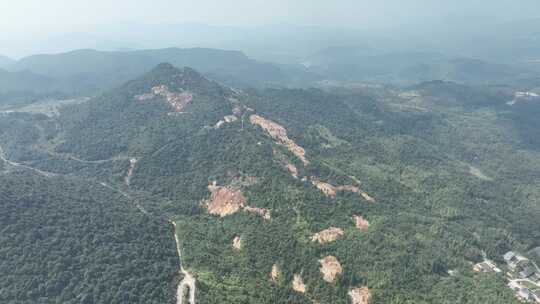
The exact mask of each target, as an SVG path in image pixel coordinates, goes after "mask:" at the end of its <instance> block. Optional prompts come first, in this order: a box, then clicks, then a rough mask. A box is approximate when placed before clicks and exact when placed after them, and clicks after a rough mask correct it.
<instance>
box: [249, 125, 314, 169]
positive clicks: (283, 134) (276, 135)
mask: <svg viewBox="0 0 540 304" xmlns="http://www.w3.org/2000/svg"><path fill="white" fill-rule="evenodd" d="M249 121H250V122H251V123H252V124H254V125H258V126H260V127H261V128H262V129H263V130H264V131H266V133H268V135H270V137H272V138H273V139H274V140H275V141H277V142H278V143H279V144H281V145H283V146H285V147H287V149H288V150H289V151H291V152H292V153H293V154H294V155H296V157H298V158H299V159H300V160H301V161H302V162H303V163H304V165H305V166H307V165H309V161H308V160H307V158H306V151H305V150H304V148H302V147H300V146H299V145H297V144H296V143H295V142H294V141H293V140H292V139H290V138H289V137H288V136H287V129H285V128H284V127H283V126H281V125H280V124H278V123H276V122H273V121H271V120H269V119H266V118H264V117H261V116H259V115H251V116H250V117H249Z"/></svg>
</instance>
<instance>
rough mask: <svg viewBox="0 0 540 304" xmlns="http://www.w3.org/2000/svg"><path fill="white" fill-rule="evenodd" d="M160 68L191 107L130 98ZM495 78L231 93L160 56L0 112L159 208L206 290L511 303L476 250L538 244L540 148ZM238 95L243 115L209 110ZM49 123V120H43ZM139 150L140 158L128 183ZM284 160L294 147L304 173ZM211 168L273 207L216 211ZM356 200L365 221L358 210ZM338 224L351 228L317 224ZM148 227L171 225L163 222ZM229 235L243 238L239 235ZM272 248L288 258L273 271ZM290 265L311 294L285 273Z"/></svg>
mask: <svg viewBox="0 0 540 304" xmlns="http://www.w3.org/2000/svg"><path fill="white" fill-rule="evenodd" d="M163 84H166V85H167V86H168V87H169V89H170V90H171V91H189V92H191V93H192V94H193V100H192V102H191V103H190V104H188V105H187V106H186V107H185V109H183V112H184V113H182V114H178V115H169V114H168V113H170V107H168V105H167V104H166V103H165V102H163V100H161V99H159V98H156V99H154V100H152V101H148V102H137V100H136V99H135V98H134V96H136V95H140V94H145V93H148V92H150V91H151V89H152V87H155V86H159V85H163ZM494 92H497V90H496V89H494V88H491V87H489V88H488V87H467V86H463V85H456V84H452V83H446V82H431V83H425V84H422V85H419V86H415V87H412V88H409V89H407V91H403V90H399V89H396V88H389V87H373V88H363V87H362V88H353V89H344V88H341V89H333V90H319V89H309V90H300V89H294V90H289V89H269V90H246V91H244V92H239V91H233V90H231V89H229V88H226V87H223V86H221V85H219V84H217V83H215V82H212V81H208V80H206V79H204V78H202V77H200V75H198V74H197V73H196V72H195V71H193V70H190V69H183V70H178V69H175V68H173V67H172V66H170V65H160V66H159V67H158V68H156V69H155V70H153V71H152V72H150V73H148V74H146V75H144V76H142V77H141V78H138V79H136V80H134V81H131V82H129V83H127V84H125V85H124V86H122V87H120V88H118V89H116V90H113V91H111V92H108V93H106V94H104V95H102V96H100V97H97V98H95V99H92V100H90V101H89V102H87V103H85V104H82V105H74V106H69V107H67V108H65V109H64V110H62V111H61V115H60V116H59V117H52V118H50V117H49V118H43V120H41V121H40V120H39V119H38V118H39V116H35V115H26V116H8V117H9V119H10V120H9V123H5V127H6V128H5V129H3V130H2V131H3V132H2V131H0V132H1V133H0V140H2V143H1V145H3V146H4V145H5V148H6V149H5V150H6V154H7V155H9V156H10V157H13V158H14V159H17V160H19V161H23V162H25V163H26V164H30V165H33V166H39V168H41V169H47V170H49V171H52V172H58V173H62V174H69V175H72V176H76V177H78V178H85V179H88V178H91V177H94V178H95V179H96V178H97V177H99V179H100V180H107V181H108V182H110V183H111V184H113V185H114V186H115V187H118V188H119V189H122V190H123V191H126V192H128V193H129V194H130V195H131V196H132V197H133V198H134V199H136V200H137V201H138V203H139V204H140V205H141V206H143V207H144V208H145V209H146V210H148V211H149V212H150V213H151V214H152V216H157V217H159V218H163V219H164V218H167V219H173V220H174V221H175V222H176V223H177V231H176V232H177V234H178V236H179V239H180V245H181V246H180V247H181V249H182V256H183V259H184V260H183V266H184V267H185V268H186V269H188V270H189V271H190V272H191V273H192V274H194V276H195V278H196V280H197V287H198V289H197V302H198V303H220V304H222V303H312V302H313V301H316V302H319V303H347V293H348V291H349V288H351V287H356V286H368V287H369V290H370V292H371V294H372V298H373V303H393V304H405V303H466V304H468V303H470V304H473V303H493V304H508V303H515V300H514V297H513V294H512V292H511V290H510V289H508V288H507V287H506V286H505V278H504V276H501V275H497V274H477V273H474V272H472V271H471V268H472V266H471V263H476V262H479V261H481V260H482V258H483V253H484V252H485V253H486V254H487V256H488V257H489V258H491V259H494V260H495V261H497V262H500V258H501V255H502V254H503V253H505V252H506V251H508V250H510V249H516V250H522V251H523V252H526V251H527V250H528V249H530V248H532V247H534V246H538V245H539V244H538V239H539V237H540V235H539V234H538V233H539V231H540V226H539V225H540V223H539V222H538V220H537V218H536V217H537V216H536V215H537V214H539V213H540V209H539V208H540V207H539V206H540V202H539V201H538V197H540V192H539V189H540V182H539V178H540V176H539V175H538V172H540V152H539V151H538V149H537V146H535V145H534V139H533V137H532V136H531V134H532V133H531V132H532V130H534V126H535V122H534V121H533V120H532V119H531V117H532V116H528V115H527V113H525V112H523V111H522V110H521V109H522V108H520V107H510V106H508V105H506V104H505V102H504V98H503V97H500V98H494V96H498V95H497V94H496V93H494ZM402 93H403V94H402ZM405 93H406V94H405ZM528 106H529V107H532V108H531V109H529V111H527V112H532V111H533V109H537V108H534V107H535V106H534V105H532V104H531V105H528ZM536 106H538V105H536ZM235 107H240V108H241V113H240V114H237V116H238V117H237V120H236V121H234V122H230V123H226V124H223V125H222V126H221V127H215V126H216V123H217V122H218V121H219V120H221V119H223V117H224V116H226V115H231V114H232V113H233V109H234V108H235ZM237 112H238V111H237ZM251 114H258V115H260V116H262V117H264V118H267V119H270V120H272V121H274V122H276V123H279V124H280V125H282V126H283V127H285V128H286V129H287V134H288V136H289V138H290V139H292V140H294V141H295V142H296V143H297V144H298V145H300V146H302V147H303V148H305V150H306V157H307V158H308V159H309V161H310V164H309V165H307V166H304V165H303V164H302V162H301V161H300V160H299V159H298V158H297V157H296V156H294V154H293V153H291V151H289V150H288V149H287V148H286V147H284V146H283V145H279V144H277V143H276V141H275V140H274V139H272V138H271V137H269V136H268V135H267V134H266V133H265V131H264V130H262V129H261V128H260V127H259V126H255V125H252V124H251V123H250V122H249V115H251ZM6 119H8V118H6ZM0 123H1V120H0ZM9 125H16V126H20V127H21V128H22V127H24V128H25V130H27V131H26V132H19V131H17V129H16V128H9ZM47 125H52V126H55V128H52V129H51V131H50V132H48V131H45V132H44V130H47V128H46V126H47ZM19 129H20V128H19ZM41 147H47V151H48V153H47V155H48V156H47V157H44V155H43V149H41ZM21 155H25V157H24V158H23V157H21ZM74 158H76V159H83V160H88V161H93V162H98V163H97V164H95V163H90V164H88V163H81V162H80V161H76V160H74ZM130 158H136V159H137V164H136V166H135V169H134V171H133V176H132V178H131V180H130V185H129V186H127V185H126V184H125V182H124V176H125V174H127V170H128V166H129V162H128V160H129V159H130ZM103 160H112V161H111V163H101V162H100V161H103ZM285 164H294V165H295V166H296V167H297V168H298V175H299V178H294V177H293V176H292V175H291V174H290V173H289V172H288V171H287V170H286V169H285ZM0 168H1V167H0ZM303 177H306V179H302V178H303ZM314 178H316V179H318V180H321V181H324V182H328V183H330V184H332V185H336V186H337V185H355V186H358V187H360V188H361V189H362V190H363V191H365V192H367V193H368V194H369V195H371V196H373V197H374V198H375V199H376V203H369V202H368V200H366V199H365V198H363V197H362V196H360V195H358V194H357V193H353V192H350V191H338V192H337V194H336V196H335V197H328V196H325V195H324V194H323V193H322V192H321V191H319V190H318V189H317V188H316V187H314V186H313V184H312V183H311V181H310V179H314ZM213 182H216V184H217V185H220V186H221V185H230V186H232V187H235V188H238V189H241V191H242V193H243V194H244V196H245V197H246V199H247V202H246V204H247V205H249V206H251V207H259V208H266V209H268V210H270V211H271V219H267V220H265V219H263V218H262V217H260V216H257V215H254V214H250V213H248V212H245V211H239V212H237V213H234V214H232V215H229V216H226V217H218V216H212V215H209V214H208V212H207V210H206V208H205V206H204V201H205V200H206V199H208V197H209V196H210V193H209V190H208V185H209V184H212V183H213ZM88 187H90V186H88ZM102 190H103V189H102ZM51 191H52V192H55V191H54V188H51ZM132 207H133V206H132ZM126 212H127V211H126ZM127 214H129V213H127ZM354 215H362V216H363V217H364V218H365V219H367V220H368V221H369V228H367V229H364V230H360V229H358V228H357V227H355V222H354V220H353V216H354ZM130 218H131V216H128V217H126V216H123V217H121V220H127V219H130ZM111 222H113V223H114V222H115V221H114V220H111ZM148 225H150V223H146V224H144V225H143V224H142V223H140V225H139V226H137V229H143V228H144V227H152V226H148ZM163 227H166V226H163ZM328 227H339V228H341V229H342V230H343V231H344V234H343V235H342V236H341V237H339V238H337V239H336V240H335V241H333V242H330V243H326V244H318V243H315V242H312V241H311V236H312V235H313V233H315V232H319V231H321V230H324V229H326V228H328ZM144 229H147V228H144ZM148 229H149V228H148ZM163 229H166V228H163ZM141 231H144V230H141ZM141 233H142V232H141ZM162 234H163V235H165V236H163V235H162ZM153 236H154V237H155V238H159V239H161V237H163V238H164V239H168V241H167V242H171V241H172V239H171V238H170V232H167V231H157V230H156V234H153ZM237 236H239V237H241V240H242V247H241V249H240V250H236V249H234V247H233V240H234V239H235V237H237ZM329 255H332V256H335V257H336V258H337V259H338V260H339V262H340V263H341V266H342V269H343V272H342V273H341V274H339V275H337V278H336V281H335V282H333V283H328V282H326V281H324V280H323V277H322V275H321V273H320V270H319V268H320V264H319V262H318V260H319V259H321V258H323V257H325V256H329ZM161 262H163V261H161ZM273 265H278V266H279V268H280V270H281V276H280V278H279V279H277V280H276V281H272V280H271V279H270V272H271V269H272V266H273ZM295 274H300V275H301V276H302V278H303V280H304V283H305V284H306V286H307V292H306V293H305V294H302V293H299V292H297V291H294V290H293V289H292V286H291V281H292V278H293V277H294V275H295ZM164 279H165V278H164ZM167 279H168V278H166V279H165V281H166V282H165V283H166V284H168V283H170V282H171V280H170V279H169V280H168V281H167Z"/></svg>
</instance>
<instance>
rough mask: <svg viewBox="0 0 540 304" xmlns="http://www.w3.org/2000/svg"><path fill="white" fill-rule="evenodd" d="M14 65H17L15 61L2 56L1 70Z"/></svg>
mask: <svg viewBox="0 0 540 304" xmlns="http://www.w3.org/2000/svg"><path fill="white" fill-rule="evenodd" d="M13 63H15V61H14V60H13V59H11V58H9V57H6V56H2V55H0V68H3V67H7V66H9V65H11V64H13Z"/></svg>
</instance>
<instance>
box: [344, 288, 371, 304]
mask: <svg viewBox="0 0 540 304" xmlns="http://www.w3.org/2000/svg"><path fill="white" fill-rule="evenodd" d="M348 295H349V297H350V298H351V304H370V303H371V292H370V291H369V288H367V287H366V286H360V287H356V288H352V289H350V290H349V293H348Z"/></svg>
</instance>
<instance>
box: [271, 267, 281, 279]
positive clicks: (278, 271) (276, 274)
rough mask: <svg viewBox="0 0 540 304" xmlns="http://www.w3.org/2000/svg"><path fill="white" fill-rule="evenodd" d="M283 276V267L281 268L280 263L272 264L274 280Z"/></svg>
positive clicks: (272, 277)
mask: <svg viewBox="0 0 540 304" xmlns="http://www.w3.org/2000/svg"><path fill="white" fill-rule="evenodd" d="M280 277H281V269H279V266H278V264H274V265H272V271H270V279H271V280H272V281H273V282H277V281H278V280H279V278H280Z"/></svg>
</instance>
